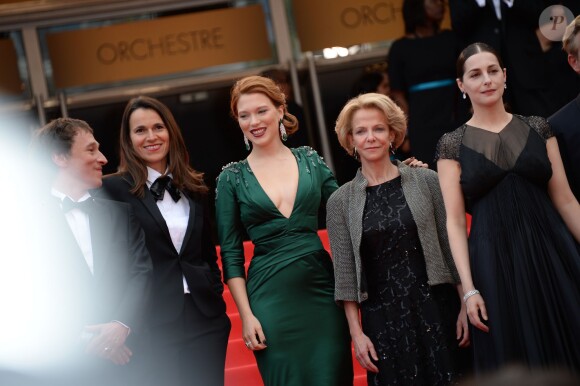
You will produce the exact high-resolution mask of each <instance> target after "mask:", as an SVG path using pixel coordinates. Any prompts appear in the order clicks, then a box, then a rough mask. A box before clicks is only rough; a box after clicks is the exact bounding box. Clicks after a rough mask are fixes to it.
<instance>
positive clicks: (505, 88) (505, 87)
mask: <svg viewBox="0 0 580 386" xmlns="http://www.w3.org/2000/svg"><path fill="white" fill-rule="evenodd" d="M503 89H504V90H507V82H505V83H504V84H503Z"/></svg>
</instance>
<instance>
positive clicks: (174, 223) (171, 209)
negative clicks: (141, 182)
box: [147, 167, 189, 293]
mask: <svg viewBox="0 0 580 386" xmlns="http://www.w3.org/2000/svg"><path fill="white" fill-rule="evenodd" d="M160 176H161V173H159V172H158V171H157V170H155V169H151V168H150V167H147V187H148V188H150V187H151V185H152V184H153V182H155V180H156V179H157V178H158V177H160ZM169 176H170V177H171V174H169ZM157 206H158V207H159V211H160V212H161V215H162V216H163V218H164V219H165V223H166V224H167V228H168V229H169V235H170V236H171V241H172V242H173V246H174V247H175V250H176V251H177V252H178V253H179V252H180V251H181V246H182V245H183V239H184V238H185V231H186V230H187V223H188V222H189V201H188V200H187V197H185V196H184V195H183V194H182V195H181V199H180V200H179V201H177V202H175V201H173V198H171V195H170V194H169V193H168V192H167V191H166V192H165V194H164V195H163V199H162V200H159V201H157ZM183 291H184V293H189V287H188V286H187V281H186V280H185V277H183Z"/></svg>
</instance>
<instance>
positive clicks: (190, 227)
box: [179, 192, 197, 255]
mask: <svg viewBox="0 0 580 386" xmlns="http://www.w3.org/2000/svg"><path fill="white" fill-rule="evenodd" d="M182 196H183V197H184V198H187V200H188V202H189V220H188V221H187V229H186V230H185V236H184V237H183V243H182V245H181V250H182V251H184V250H185V245H187V243H188V242H189V239H190V237H191V235H192V233H193V229H194V227H195V211H196V210H197V208H196V207H197V202H196V201H194V200H192V199H191V198H190V197H189V195H188V194H185V193H183V192H182ZM179 254H180V255H181V252H179Z"/></svg>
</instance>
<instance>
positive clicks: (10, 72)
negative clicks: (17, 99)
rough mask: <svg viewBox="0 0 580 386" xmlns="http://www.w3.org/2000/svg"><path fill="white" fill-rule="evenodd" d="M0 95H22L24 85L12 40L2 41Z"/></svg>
mask: <svg viewBox="0 0 580 386" xmlns="http://www.w3.org/2000/svg"><path fill="white" fill-rule="evenodd" d="M0 58H2V71H0V94H11V95H15V94H22V91H23V85H22V80H21V79H20V73H19V72H18V57H17V56H16V49H15V48H14V43H13V42H12V40H11V39H0Z"/></svg>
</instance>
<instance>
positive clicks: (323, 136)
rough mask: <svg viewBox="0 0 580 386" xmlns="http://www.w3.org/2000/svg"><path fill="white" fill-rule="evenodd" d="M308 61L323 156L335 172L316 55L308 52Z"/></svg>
mask: <svg viewBox="0 0 580 386" xmlns="http://www.w3.org/2000/svg"><path fill="white" fill-rule="evenodd" d="M306 59H307V60H308V72H309V74H310V84H311V86H312V94H313V96H314V107H315V109H316V120H317V122H318V133H319V134H320V143H321V145H322V156H323V157H324V161H325V162H326V165H328V167H329V168H330V170H332V171H334V164H333V162H332V152H331V150H330V142H329V141H328V135H327V132H326V122H325V121H324V109H323V107H322V98H321V97H320V86H319V84H318V75H317V74H316V66H315V64H314V55H313V54H312V52H310V51H309V52H306Z"/></svg>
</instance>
